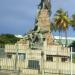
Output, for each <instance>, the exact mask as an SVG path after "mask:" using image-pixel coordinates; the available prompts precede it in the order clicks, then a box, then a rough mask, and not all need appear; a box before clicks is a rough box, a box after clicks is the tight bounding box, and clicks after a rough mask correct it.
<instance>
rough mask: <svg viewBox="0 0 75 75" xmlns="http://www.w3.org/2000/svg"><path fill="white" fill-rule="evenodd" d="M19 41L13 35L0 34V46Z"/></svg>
mask: <svg viewBox="0 0 75 75" xmlns="http://www.w3.org/2000/svg"><path fill="white" fill-rule="evenodd" d="M18 40H19V38H17V37H15V36H14V35H13V34H1V35H0V44H14V43H16V42H17V41H18Z"/></svg>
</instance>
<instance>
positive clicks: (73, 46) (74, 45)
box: [69, 41, 75, 52]
mask: <svg viewBox="0 0 75 75" xmlns="http://www.w3.org/2000/svg"><path fill="white" fill-rule="evenodd" d="M69 47H72V49H73V52H75V41H73V42H72V43H71V44H70V45H69Z"/></svg>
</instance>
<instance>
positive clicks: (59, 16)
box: [54, 9, 69, 45]
mask: <svg viewBox="0 0 75 75" xmlns="http://www.w3.org/2000/svg"><path fill="white" fill-rule="evenodd" d="M54 23H55V25H56V26H57V28H58V31H59V44H61V41H60V33H61V32H62V31H64V32H65V37H66V45H67V29H68V26H69V18H68V15H67V12H65V11H63V10H62V9H59V10H57V11H56V14H55V17H54Z"/></svg>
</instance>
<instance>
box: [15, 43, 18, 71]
mask: <svg viewBox="0 0 75 75" xmlns="http://www.w3.org/2000/svg"><path fill="white" fill-rule="evenodd" d="M15 48H16V57H15V70H17V62H18V44H17V43H16V47H15Z"/></svg>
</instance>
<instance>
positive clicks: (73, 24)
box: [70, 14, 75, 30]
mask: <svg viewBox="0 0 75 75" xmlns="http://www.w3.org/2000/svg"><path fill="white" fill-rule="evenodd" d="M70 24H71V26H72V28H73V29H74V30H75V14H73V15H72V19H71V21H70Z"/></svg>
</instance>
